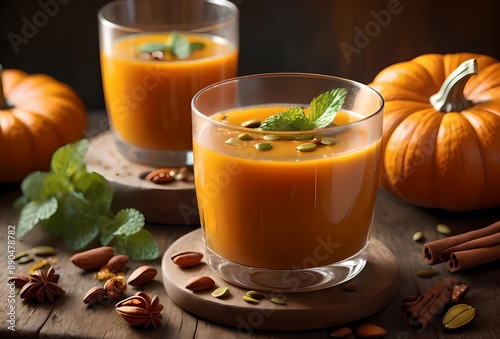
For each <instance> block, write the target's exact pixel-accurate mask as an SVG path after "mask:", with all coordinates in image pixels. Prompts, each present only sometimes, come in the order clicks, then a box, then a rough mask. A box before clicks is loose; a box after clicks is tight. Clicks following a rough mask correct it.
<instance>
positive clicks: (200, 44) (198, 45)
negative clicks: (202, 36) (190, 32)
mask: <svg viewBox="0 0 500 339" xmlns="http://www.w3.org/2000/svg"><path fill="white" fill-rule="evenodd" d="M203 48H205V44H204V43H203V42H192V43H191V52H194V51H197V50H200V49H203Z"/></svg>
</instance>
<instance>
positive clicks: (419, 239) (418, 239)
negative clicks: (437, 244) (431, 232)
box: [413, 231, 425, 242]
mask: <svg viewBox="0 0 500 339" xmlns="http://www.w3.org/2000/svg"><path fill="white" fill-rule="evenodd" d="M413 240H414V241H416V242H422V241H424V240H425V237H424V234H423V233H422V232H420V231H418V232H415V234H413Z"/></svg>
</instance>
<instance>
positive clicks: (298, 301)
mask: <svg viewBox="0 0 500 339" xmlns="http://www.w3.org/2000/svg"><path fill="white" fill-rule="evenodd" d="M203 248H204V247H203V239H202V233H201V229H197V230H195V231H192V232H191V233H188V234H186V235H185V236H183V237H182V238H179V239H178V240H177V241H176V242H174V243H173V244H172V245H171V246H170V247H169V248H168V250H167V251H166V252H165V254H164V256H163V259H162V265H161V266H162V274H163V284H164V285H165V289H166V291H167V293H168V295H169V297H170V298H171V299H172V300H173V301H174V302H175V303H177V304H178V305H179V306H180V307H182V308H183V309H185V310H186V311H188V312H191V313H193V314H195V315H197V316H199V317H202V318H205V319H207V320H210V321H214V322H217V323H220V324H224V325H229V326H233V327H237V328H238V330H240V331H244V332H251V331H252V330H254V329H261V330H280V331H286V330H307V329H317V328H326V327H330V326H337V325H342V324H347V323H351V322H354V321H357V320H361V319H363V318H365V317H368V316H369V315H371V314H374V313H376V312H378V311H379V310H380V309H382V308H383V307H384V306H385V305H386V304H388V303H389V302H390V301H391V299H392V298H393V297H394V295H395V293H396V291H397V288H398V283H399V267H398V264H397V260H396V257H395V256H394V254H393V253H392V252H391V251H390V250H389V249H388V248H387V247H386V246H385V245H384V244H383V243H381V242H380V241H378V240H376V239H372V240H371V241H370V246H369V256H368V262H367V264H366V266H365V268H364V269H363V270H362V271H361V273H359V274H358V275H357V276H356V277H354V278H353V279H352V281H354V282H355V283H356V285H357V290H356V291H347V290H344V289H343V288H342V286H341V285H339V286H334V287H331V288H328V289H324V290H320V291H315V292H304V293H286V294H283V295H276V294H272V293H267V292H263V294H264V295H266V298H265V299H264V300H262V301H261V302H260V303H259V304H258V305H252V304H248V303H247V302H245V301H244V300H243V299H242V297H243V295H244V294H245V293H246V292H247V291H248V290H246V289H243V288H240V287H238V286H234V285H230V284H229V283H227V282H225V281H224V280H222V279H221V278H220V277H218V276H217V275H216V274H215V273H214V272H213V271H212V270H211V269H210V267H209V266H208V265H207V264H206V263H205V262H203V261H202V262H201V263H200V264H198V265H196V266H194V267H190V268H180V267H179V266H177V265H175V264H174V263H173V262H172V261H171V259H170V257H171V256H172V255H173V254H175V253H178V252H182V251H199V252H202V253H204V249H203ZM196 275H208V276H210V277H212V278H213V279H214V280H215V282H216V285H215V287H214V288H213V289H215V288H217V287H219V286H228V287H229V288H230V291H231V293H230V295H229V296H227V297H225V298H224V299H217V298H214V297H212V295H211V292H212V291H213V289H211V290H207V291H202V292H196V293H193V292H191V291H189V290H187V289H185V288H184V287H183V286H184V284H185V282H186V281H187V280H189V279H190V278H192V277H193V276H196ZM275 296H278V297H280V298H285V299H286V302H287V304H286V305H278V304H274V303H272V302H271V301H270V298H271V297H275Z"/></svg>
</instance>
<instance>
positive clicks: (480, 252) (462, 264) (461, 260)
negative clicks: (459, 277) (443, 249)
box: [448, 242, 500, 272]
mask: <svg viewBox="0 0 500 339" xmlns="http://www.w3.org/2000/svg"><path fill="white" fill-rule="evenodd" d="M498 259H500V242H499V243H498V244H496V245H493V246H489V247H480V248H474V249H470V250H464V251H457V252H452V253H451V254H450V260H448V269H449V270H450V272H456V271H459V270H463V269H466V268H470V267H474V266H477V265H481V264H486V263H489V262H492V261H495V260H498Z"/></svg>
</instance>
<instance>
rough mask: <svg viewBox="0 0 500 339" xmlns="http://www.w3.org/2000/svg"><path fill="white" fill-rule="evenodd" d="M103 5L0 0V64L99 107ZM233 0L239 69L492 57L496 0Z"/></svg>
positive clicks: (375, 66) (361, 72)
mask: <svg viewBox="0 0 500 339" xmlns="http://www.w3.org/2000/svg"><path fill="white" fill-rule="evenodd" d="M107 2H109V0H92V1H84V0H2V1H0V64H2V65H3V67H4V68H19V69H22V70H24V71H27V72H29V73H46V74H49V75H51V76H53V77H55V78H56V79H58V80H60V81H62V82H65V83H67V84H69V85H70V86H72V87H73V88H74V89H75V90H76V92H77V93H78V94H79V95H80V97H81V98H82V99H83V101H84V103H85V105H86V107H87V109H88V110H96V109H103V108H104V100H103V95H102V88H101V78H100V67H99V51H98V35H97V16H96V15H97V11H98V9H99V8H101V7H102V6H103V5H104V4H106V3H107ZM233 2H234V3H236V4H237V6H238V7H239V9H240V63H239V73H240V75H244V74H252V73H262V72H278V71H296V72H314V73H324V74H330V75H336V76H340V77H347V78H351V79H354V80H357V81H360V82H363V83H369V82H370V81H371V80H372V79H373V77H374V76H375V75H376V74H377V73H378V72H379V71H380V70H381V69H383V68H384V67H386V66H388V65H390V64H393V63H395V62H399V61H405V60H409V59H411V58H414V57H416V56H418V55H420V54H425V53H457V52H474V53H481V54H487V55H490V56H493V57H495V58H497V59H500V42H499V36H500V34H499V33H500V19H499V18H500V2H499V1H498V0H479V1H464V0H441V1H437V0H400V1H397V0H234V1H233ZM389 9H391V10H392V12H393V13H391V12H390V11H389ZM384 14H385V16H384ZM387 14H389V15H387ZM29 26H31V28H32V29H31V30H29V28H28V27H29ZM33 28H34V29H33ZM360 32H361V33H360ZM368 33H369V34H368ZM363 35H364V37H363Z"/></svg>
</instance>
